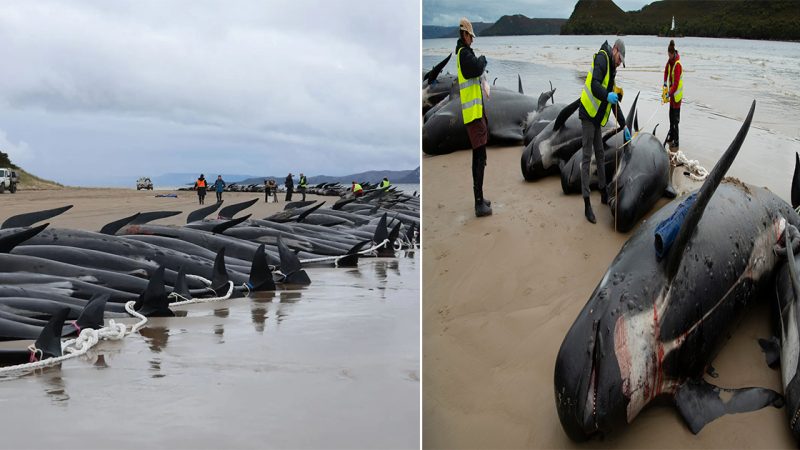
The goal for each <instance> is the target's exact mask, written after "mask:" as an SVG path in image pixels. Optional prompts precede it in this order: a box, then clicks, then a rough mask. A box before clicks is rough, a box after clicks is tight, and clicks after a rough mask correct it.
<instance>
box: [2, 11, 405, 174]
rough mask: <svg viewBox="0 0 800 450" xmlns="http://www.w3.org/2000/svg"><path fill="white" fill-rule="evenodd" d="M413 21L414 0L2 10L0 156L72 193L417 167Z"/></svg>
mask: <svg viewBox="0 0 800 450" xmlns="http://www.w3.org/2000/svg"><path fill="white" fill-rule="evenodd" d="M419 18H420V4H419V3H418V2H414V1H398V2H380V1H379V2H374V1H367V0H346V1H339V0H337V1H328V0H318V1H308V0H300V1H293V2H286V1H270V2H265V1H263V0H252V1H250V0H225V1H218V0H213V1H212V0H169V1H162V0H127V1H126V0H114V1H105V0H37V1H35V2H34V1H30V0H18V1H15V0H3V1H2V2H0V60H2V61H3V76H2V77H0V150H2V151H4V152H7V153H9V154H10V156H11V159H12V161H14V162H15V163H16V164H18V165H20V166H22V167H23V168H24V169H26V170H28V171H30V172H32V173H34V174H36V175H39V176H41V177H44V178H48V179H53V180H56V181H59V182H62V183H66V184H70V185H95V186H102V185H121V184H124V185H131V186H132V185H133V183H134V182H135V180H136V178H138V177H139V176H145V175H146V176H151V177H152V176H157V175H160V174H164V173H169V172H192V173H194V172H197V173H200V172H204V173H205V174H206V175H209V174H212V175H213V174H217V173H237V174H251V175H281V174H286V173H287V172H289V171H291V172H292V173H294V174H297V173H299V172H304V173H305V174H306V175H317V174H328V175H345V174H349V173H354V172H359V171H363V170H370V169H397V170H400V169H413V168H415V167H417V166H418V165H419V155H420V151H419V136H420V134H419V123H420V118H419V77H420V56H419V48H420V23H419ZM191 181H192V180H187V182H191Z"/></svg>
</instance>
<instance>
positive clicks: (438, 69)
mask: <svg viewBox="0 0 800 450" xmlns="http://www.w3.org/2000/svg"><path fill="white" fill-rule="evenodd" d="M451 56H453V52H450V54H449V55H447V58H445V59H443V60H442V62H440V63H439V64H436V65H435V66H433V69H431V71H430V72H428V73H426V74H425V76H423V77H422V81H425V80H428V84H433V82H434V81H436V79H437V78H439V74H440V73H442V69H444V66H446V65H447V62H448V61H450V57H451Z"/></svg>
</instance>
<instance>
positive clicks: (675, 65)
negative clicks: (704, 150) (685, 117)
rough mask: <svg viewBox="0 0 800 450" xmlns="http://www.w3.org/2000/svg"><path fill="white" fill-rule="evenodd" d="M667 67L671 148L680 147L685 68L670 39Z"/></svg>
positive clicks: (665, 67)
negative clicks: (679, 129)
mask: <svg viewBox="0 0 800 450" xmlns="http://www.w3.org/2000/svg"><path fill="white" fill-rule="evenodd" d="M667 56H669V59H667V65H666V66H664V91H665V93H666V97H667V98H669V134H667V142H668V143H669V146H670V148H674V147H678V124H679V123H680V121H681V101H682V100H683V67H682V65H681V56H680V55H679V54H678V50H676V49H675V41H674V40H672V39H670V41H669V46H668V47H667Z"/></svg>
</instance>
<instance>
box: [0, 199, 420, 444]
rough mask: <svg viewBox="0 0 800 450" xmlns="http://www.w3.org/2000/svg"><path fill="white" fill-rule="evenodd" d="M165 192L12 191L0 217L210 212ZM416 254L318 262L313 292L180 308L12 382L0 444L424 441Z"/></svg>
mask: <svg viewBox="0 0 800 450" xmlns="http://www.w3.org/2000/svg"><path fill="white" fill-rule="evenodd" d="M156 193H164V192H160V191H157V192H155V193H154V192H150V191H138V192H137V191H135V190H131V189H82V188H74V189H73V188H68V189H62V190H53V191H25V190H22V191H19V192H18V193H16V194H14V195H10V194H4V195H0V220H5V218H7V217H9V216H12V215H14V214H18V213H23V212H31V211H37V210H42V209H48V208H53V207H58V206H64V205H68V204H72V205H75V206H74V208H72V209H71V210H69V211H68V212H66V213H64V214H63V215H62V216H59V217H56V218H53V219H52V220H50V223H51V224H52V225H53V226H59V227H71V228H80V229H85V230H98V229H100V227H102V226H103V225H104V224H106V223H107V222H110V221H112V220H115V219H119V218H121V217H125V216H128V215H131V214H133V213H135V212H138V211H156V210H170V211H181V214H179V215H176V216H174V217H170V218H168V219H162V220H160V221H157V223H161V224H176V225H178V224H183V223H185V221H186V213H188V212H190V211H193V210H195V209H197V208H198V207H199V206H198V204H197V197H196V194H195V193H194V192H183V191H181V192H177V194H178V198H177V199H175V198H156V197H154V195H155V194H156ZM308 197H309V198H310V199H314V198H315V196H308ZM213 198H214V194H213V193H211V194H209V196H207V197H206V200H207V202H206V205H208V204H210V203H211V202H212V200H211V199H213ZM223 198H224V200H225V204H231V203H234V202H239V201H245V200H249V199H252V198H259V202H258V203H256V204H255V205H253V206H252V207H250V208H248V209H247V210H246V211H244V212H243V213H241V214H253V216H254V217H258V218H263V217H265V216H267V215H270V214H272V213H274V212H276V211H278V210H282V209H283V206H284V204H285V203H284V202H283V197H282V196H281V197H280V198H281V202H280V203H278V204H274V203H269V204H266V203H264V202H263V194H256V193H225V194H224V197H223ZM294 199H295V200H299V198H298V197H297V196H295V198H294ZM324 199H325V200H327V201H328V202H329V203H328V204H330V203H332V202H333V200H335V198H334V197H324ZM418 254H419V252H408V253H406V252H403V253H400V254H398V257H396V258H362V259H361V261H360V262H359V265H358V267H356V268H349V269H334V268H310V269H308V270H307V271H308V273H309V276H310V278H311V280H312V284H311V285H310V286H307V287H305V288H303V289H295V290H279V291H277V292H269V293H259V294H257V295H254V296H252V297H250V298H238V299H232V300H227V301H223V302H218V303H213V304H196V305H188V306H183V307H176V308H175V309H176V310H177V311H176V314H177V316H178V317H174V318H159V319H151V321H150V322H149V323H148V325H147V326H146V328H144V329H142V330H141V332H140V333H137V334H133V335H130V336H128V337H126V338H125V339H124V340H123V341H117V342H102V343H100V344H99V345H98V346H97V347H95V348H94V349H92V350H91V351H90V353H89V354H88V355H87V357H80V358H75V359H71V360H68V361H66V362H64V363H63V364H62V365H61V366H60V367H52V368H46V369H44V370H41V371H38V372H36V373H29V374H24V375H15V376H8V377H0V398H2V399H3V405H4V410H5V414H4V415H3V423H4V430H5V431H4V433H3V437H4V441H3V442H4V445H5V447H7V448H36V449H39V448H52V447H54V446H56V447H58V448H170V449H176V448H191V449H197V448H209V449H218V448H356V447H364V448H415V447H417V446H418V445H419V432H420V430H419V426H420V422H419V408H420V404H419V391H420V355H419V335H420V329H419V279H420V277H419V274H420V269H419V266H420V264H419V256H418ZM130 322H133V321H132V320H130ZM27 344H28V342H24V343H21V342H16V343H10V342H6V343H3V346H5V347H8V346H13V347H15V348H19V347H20V346H21V347H23V348H24V346H25V345H27Z"/></svg>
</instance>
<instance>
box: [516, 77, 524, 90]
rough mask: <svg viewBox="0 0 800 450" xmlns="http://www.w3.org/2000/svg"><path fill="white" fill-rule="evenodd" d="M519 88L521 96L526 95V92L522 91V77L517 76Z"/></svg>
mask: <svg viewBox="0 0 800 450" xmlns="http://www.w3.org/2000/svg"><path fill="white" fill-rule="evenodd" d="M517 86H518V88H517V89H518V90H519V93H520V94H524V93H525V92H523V91H522V77H521V76H519V74H517Z"/></svg>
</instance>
